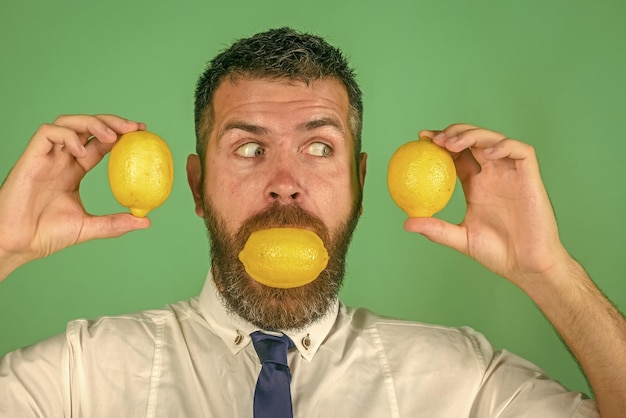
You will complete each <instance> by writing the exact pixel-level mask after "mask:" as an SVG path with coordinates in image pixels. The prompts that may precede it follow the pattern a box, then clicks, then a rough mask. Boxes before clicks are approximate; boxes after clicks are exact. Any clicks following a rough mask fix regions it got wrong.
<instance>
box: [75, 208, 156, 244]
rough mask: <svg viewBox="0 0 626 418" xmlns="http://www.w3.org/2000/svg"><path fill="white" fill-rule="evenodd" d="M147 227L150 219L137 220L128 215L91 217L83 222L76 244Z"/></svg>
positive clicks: (112, 236) (117, 235)
mask: <svg viewBox="0 0 626 418" xmlns="http://www.w3.org/2000/svg"><path fill="white" fill-rule="evenodd" d="M149 226H150V219H148V218H138V217H135V216H133V215H131V214H130V213H117V214H114V215H104V216H92V217H89V218H87V220H86V221H85V224H84V227H83V229H82V231H81V234H80V236H79V237H78V242H79V243H80V242H85V241H89V240H92V239H98V238H115V237H119V236H121V235H124V234H126V233H128V232H130V231H135V230H138V229H145V228H148V227H149Z"/></svg>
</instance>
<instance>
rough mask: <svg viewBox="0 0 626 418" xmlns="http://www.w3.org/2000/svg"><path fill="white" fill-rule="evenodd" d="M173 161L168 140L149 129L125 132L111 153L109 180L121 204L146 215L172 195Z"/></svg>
mask: <svg viewBox="0 0 626 418" xmlns="http://www.w3.org/2000/svg"><path fill="white" fill-rule="evenodd" d="M173 180H174V161H173V159H172V153H171V152H170V149H169V147H168V146H167V143H166V142H165V141H164V140H163V139H162V138H161V137H160V136H158V135H155V134H153V133H152V132H147V131H136V132H129V133H127V134H124V135H122V136H121V137H120V138H119V139H118V140H117V142H116V143H115V145H114V146H113V149H112V150H111V155H110V157H109V184H110V186H111V190H112V191H113V195H114V196H115V198H116V199H117V201H118V202H120V204H121V205H122V206H125V207H127V208H129V209H130V212H131V213H132V214H133V215H135V216H138V217H143V216H146V215H147V214H148V212H150V211H151V210H152V209H154V208H156V207H158V206H160V205H161V204H162V203H163V202H165V200H166V199H167V198H168V196H169V195H170V192H171V191H172V184H173Z"/></svg>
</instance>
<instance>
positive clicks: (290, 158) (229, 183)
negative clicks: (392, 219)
mask: <svg viewBox="0 0 626 418" xmlns="http://www.w3.org/2000/svg"><path fill="white" fill-rule="evenodd" d="M348 106H349V104H348V98H347V93H346V91H345V88H344V87H343V86H342V85H341V83H340V82H339V81H336V80H321V81H315V82H313V83H311V84H310V85H309V86H307V85H305V84H304V83H302V82H290V81H286V80H274V81H270V80H248V79H240V80H238V81H237V82H236V83H235V84H233V83H231V82H223V83H222V84H221V85H220V86H219V87H218V88H217V90H216V92H215V97H214V108H215V123H214V128H213V130H212V131H211V135H210V137H209V140H208V141H209V142H208V147H207V154H206V172H205V176H204V177H205V178H204V184H201V180H202V176H201V167H200V160H199V158H198V156H196V155H192V156H190V157H189V159H188V161H187V172H188V178H189V183H190V186H191V189H192V192H193V195H194V200H195V202H196V213H197V214H198V216H204V211H203V205H202V203H203V196H219V198H214V199H212V201H213V202H212V203H213V206H214V208H215V210H216V211H217V212H218V213H220V214H224V215H225V214H227V216H225V218H224V219H225V221H226V228H227V231H228V232H229V233H233V234H234V233H235V232H236V230H237V229H238V227H239V226H240V225H241V224H242V223H243V221H244V220H245V219H247V218H248V217H250V216H251V215H252V214H254V213H256V212H258V211H260V210H262V209H264V208H265V207H266V206H267V205H268V204H271V203H273V202H274V201H279V202H281V203H284V204H292V203H296V204H298V206H300V207H302V208H303V209H305V210H307V211H309V212H311V213H312V214H314V215H316V216H318V217H319V218H320V219H321V220H322V221H323V222H324V224H325V225H326V226H327V228H328V229H329V230H330V231H334V230H336V229H337V228H338V227H339V225H340V223H341V222H342V221H343V220H344V219H345V217H346V216H347V214H348V213H350V210H351V208H352V202H353V200H354V197H355V195H356V193H357V190H358V189H359V188H361V187H362V185H363V182H364V176H365V164H366V155H365V154H361V160H360V161H359V164H360V166H361V170H360V173H361V174H360V177H357V172H356V166H355V161H354V155H353V152H352V150H353V143H352V139H351V137H350V130H349V125H348ZM245 144H250V145H248V147H249V149H245V152H252V150H253V149H257V148H256V147H257V146H258V147H259V148H260V149H263V150H264V153H263V155H262V156H260V157H252V158H250V157H243V156H242V155H241V153H242V152H244V150H241V149H240V147H242V146H244V145H245ZM319 144H325V145H328V146H329V147H330V148H332V151H331V154H330V155H329V156H328V157H321V156H319V155H318V154H319V152H320V151H321V150H320V149H318V148H319V146H320V145H319ZM238 150H239V152H238ZM346 191H348V193H346Z"/></svg>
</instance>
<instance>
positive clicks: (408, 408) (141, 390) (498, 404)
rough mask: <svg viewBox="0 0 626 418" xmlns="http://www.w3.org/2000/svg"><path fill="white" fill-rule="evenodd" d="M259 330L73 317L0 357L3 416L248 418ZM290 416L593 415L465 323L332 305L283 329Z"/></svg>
mask: <svg viewBox="0 0 626 418" xmlns="http://www.w3.org/2000/svg"><path fill="white" fill-rule="evenodd" d="M255 330H256V328H255V327H254V326H252V325H251V324H249V323H247V322H245V321H243V320H241V319H240V318H238V317H235V316H233V315H230V314H228V313H227V312H226V310H225V309H224V307H223V306H222V304H221V302H220V300H219V298H218V296H217V291H216V289H215V286H214V284H213V280H212V276H211V275H210V274H209V277H208V278H207V282H206V284H205V286H204V289H203V290H202V293H201V294H200V296H199V297H198V298H193V299H191V300H189V301H187V302H180V303H178V304H174V305H170V306H168V307H166V308H164V309H161V310H152V311H145V312H140V313H136V314H132V315H126V316H115V317H103V318H100V319H97V320H95V321H86V320H77V321H73V322H70V323H69V324H68V326H67V331H66V333H65V334H63V335H59V336H57V337H54V338H52V339H49V340H46V341H43V342H41V343H38V344H36V345H34V346H31V347H28V348H24V349H21V350H17V351H15V352H12V353H9V354H7V355H6V356H4V357H3V358H2V359H0V417H11V418H15V417H19V418H25V417H31V416H36V417H89V418H99V417H103V418H104V417H106V418H112V417H116V418H117V417H163V418H173V417H220V418H224V417H252V401H253V394H254V387H255V384H256V378H257V375H258V373H259V371H260V369H261V366H260V364H259V360H258V357H257V355H256V352H255V351H254V347H253V346H252V344H250V337H249V334H250V333H251V332H252V331H255ZM286 334H287V335H289V336H290V337H291V339H292V340H293V341H294V343H295V344H296V349H293V350H291V351H290V352H289V366H290V369H291V373H292V384H291V391H292V399H293V408H294V415H295V417H342V418H343V417H376V418H383V417H428V418H438V417H450V418H459V417H471V418H474V417H476V418H485V417H502V418H504V417H533V418H537V417H551V418H554V417H598V416H599V415H598V412H597V410H596V405H595V402H594V401H593V400H589V399H583V396H582V395H581V394H579V393H572V392H568V391H566V390H565V389H564V388H563V387H562V386H560V385H559V384H558V383H556V382H555V381H553V380H550V379H549V378H548V377H546V376H545V374H544V373H543V372H542V371H541V370H539V369H538V368H537V367H535V366H534V365H532V364H530V363H529V362H527V361H525V360H523V359H521V358H519V357H516V356H514V355H512V354H510V353H508V352H494V351H493V350H492V348H491V346H490V345H489V343H488V342H487V341H486V340H485V338H484V337H483V336H482V335H480V334H478V333H476V332H475V331H473V330H471V329H469V328H448V327H441V326H433V325H426V324H420V323H413V322H407V321H400V320H394V319H387V318H382V317H379V316H377V315H375V314H373V313H371V312H369V311H367V310H364V309H350V308H346V307H345V306H343V305H342V304H340V303H339V302H337V304H336V306H335V308H334V309H333V312H332V314H330V315H328V316H327V317H326V318H324V319H323V320H322V321H320V322H319V323H316V324H315V325H313V326H311V327H310V328H308V329H306V330H303V331H301V332H297V333H293V332H286Z"/></svg>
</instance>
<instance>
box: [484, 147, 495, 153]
mask: <svg viewBox="0 0 626 418" xmlns="http://www.w3.org/2000/svg"><path fill="white" fill-rule="evenodd" d="M495 150H496V149H495V147H487V148H485V149H483V152H484V153H485V154H491V153H492V152H494V151H495Z"/></svg>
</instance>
